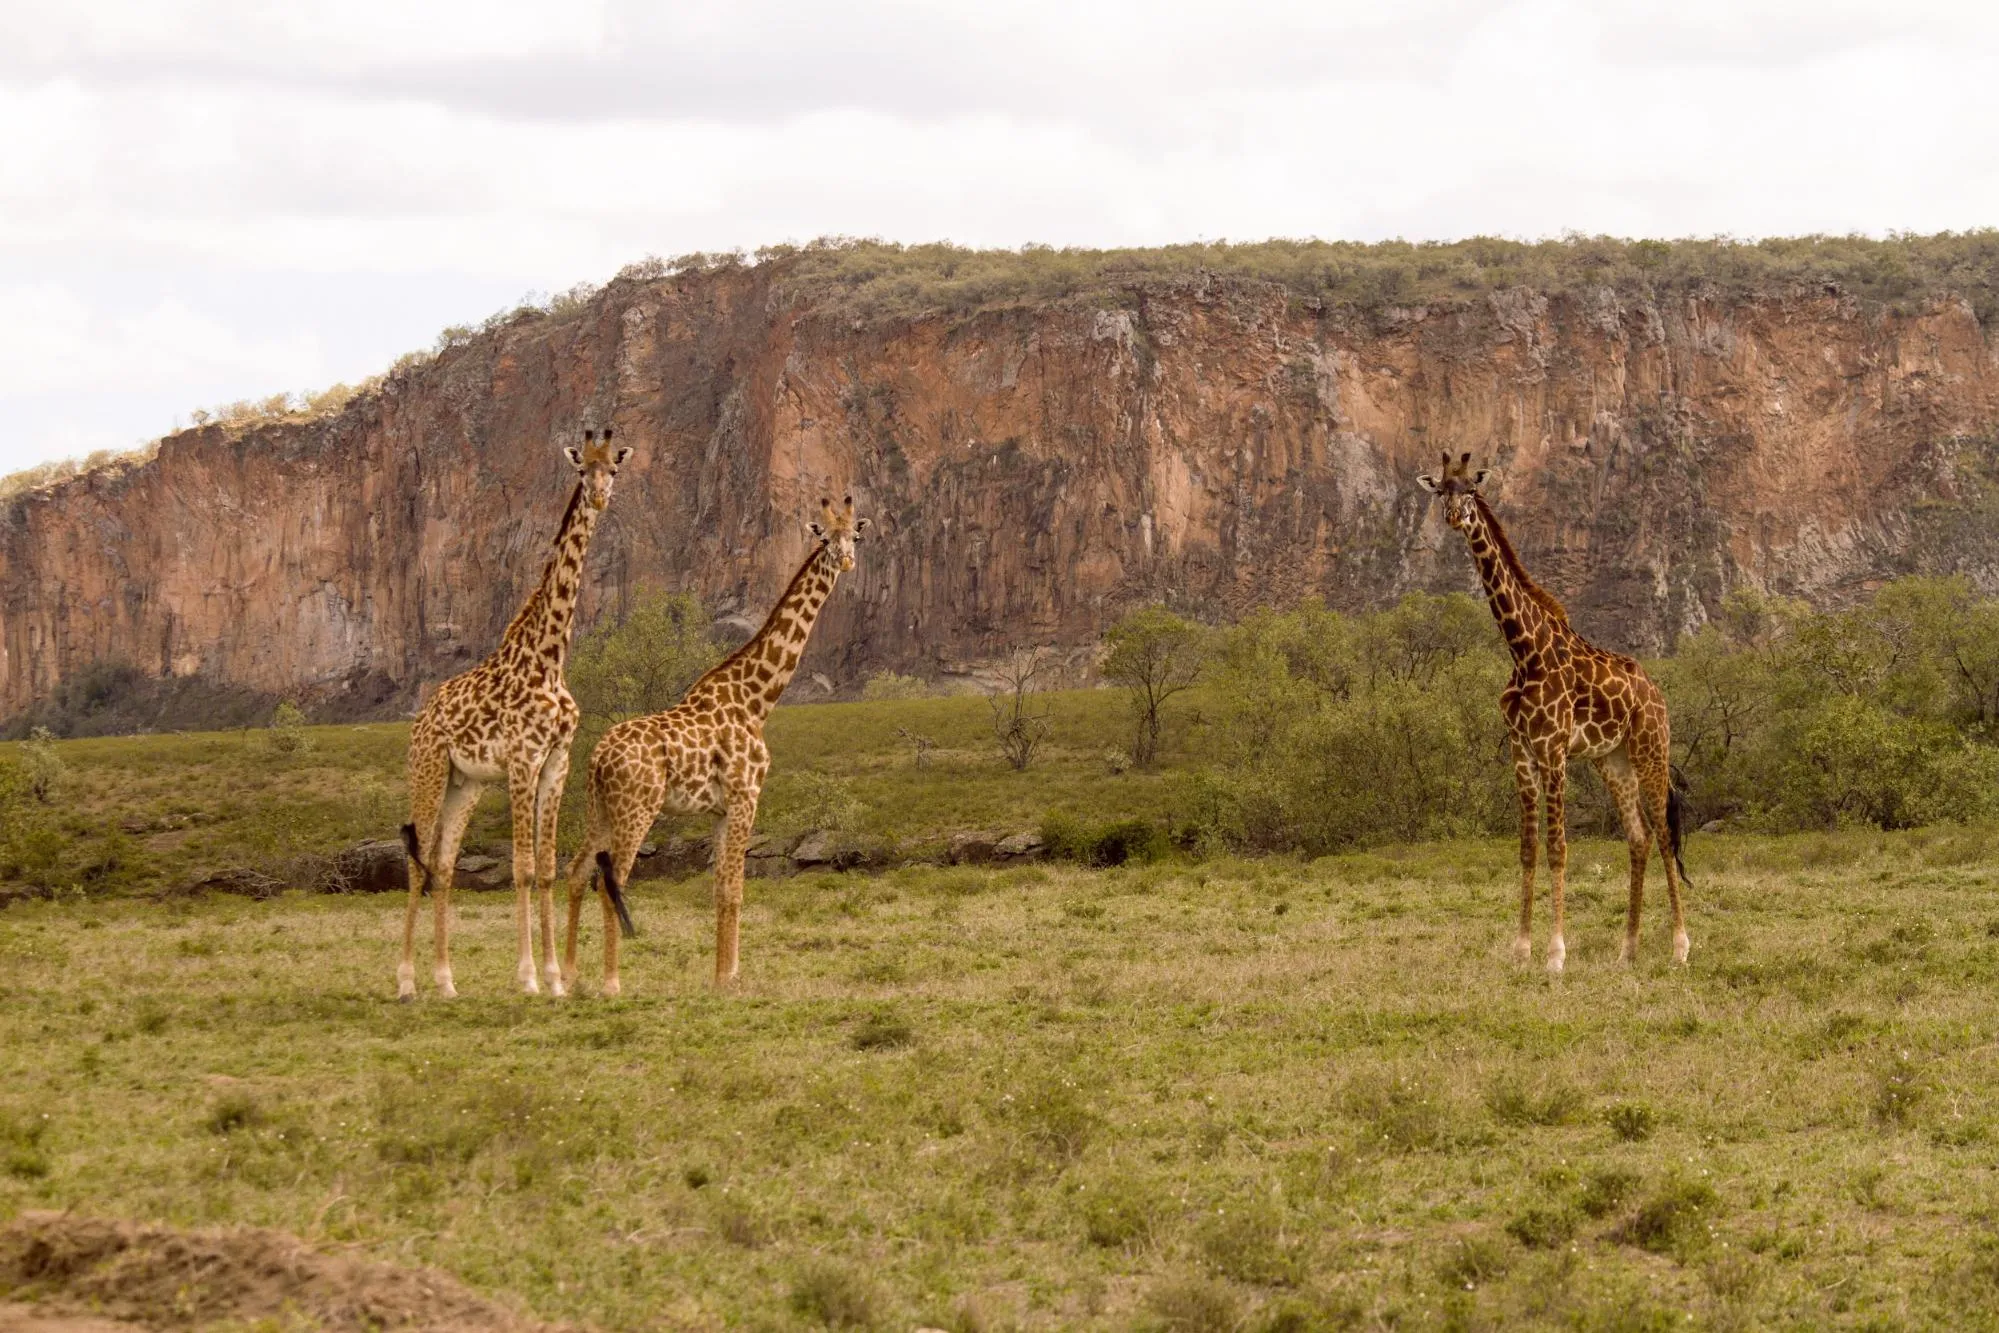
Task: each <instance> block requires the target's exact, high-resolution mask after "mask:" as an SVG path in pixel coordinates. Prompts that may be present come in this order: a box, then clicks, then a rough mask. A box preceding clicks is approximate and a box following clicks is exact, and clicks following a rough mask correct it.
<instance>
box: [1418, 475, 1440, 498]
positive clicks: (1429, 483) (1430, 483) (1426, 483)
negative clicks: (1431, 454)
mask: <svg viewBox="0 0 1999 1333" xmlns="http://www.w3.org/2000/svg"><path fill="white" fill-rule="evenodd" d="M1416 484H1417V485H1418V486H1421V487H1422V488H1423V489H1424V490H1426V491H1428V492H1430V494H1432V495H1441V494H1442V493H1443V487H1441V486H1439V485H1438V484H1437V479H1436V478H1435V477H1433V476H1431V475H1430V474H1429V473H1427V472H1425V473H1423V474H1422V475H1421V476H1419V477H1417V478H1416Z"/></svg>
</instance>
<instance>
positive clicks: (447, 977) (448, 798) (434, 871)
mask: <svg viewBox="0 0 1999 1333" xmlns="http://www.w3.org/2000/svg"><path fill="white" fill-rule="evenodd" d="M482 790H484V788H482V787H481V786H480V785H479V784H478V783H476V782H473V781H471V780H469V779H468V778H466V777H465V776H464V775H463V774H461V773H458V772H456V771H454V772H453V773H452V776H451V786H450V788H449V789H448V790H447V791H446V792H445V794H444V808H443V809H442V810H441V811H439V813H438V819H437V845H436V846H435V847H434V848H433V849H432V850H431V855H430V896H431V905H432V910H433V911H434V912H435V913H436V919H437V952H436V958H435V960H434V962H433V964H432V966H431V976H432V978H433V979H434V980H435V981H436V982H437V993H438V994H439V995H441V996H443V997H444V998H445V999H447V1000H449V999H451V998H453V997H454V996H456V995H457V994H458V988H457V987H456V986H454V985H452V984H451V880H452V877H453V875H454V874H455V873H456V872H457V869H458V844H459V843H460V842H462V841H463V840H464V838H465V826H466V825H467V824H470V823H471V822H472V807H473V806H475V805H477V804H478V803H479V793H480V792H481V791H482Z"/></svg>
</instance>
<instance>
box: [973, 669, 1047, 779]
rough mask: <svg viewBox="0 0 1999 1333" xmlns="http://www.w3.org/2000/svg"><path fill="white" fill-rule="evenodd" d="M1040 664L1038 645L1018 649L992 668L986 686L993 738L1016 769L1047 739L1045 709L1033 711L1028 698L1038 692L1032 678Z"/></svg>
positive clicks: (1030, 759) (1022, 767)
mask: <svg viewBox="0 0 1999 1333" xmlns="http://www.w3.org/2000/svg"><path fill="white" fill-rule="evenodd" d="M1044 665H1045V663H1044V662H1043V659H1042V655H1041V650H1040V649H1039V648H1022V649H1019V650H1018V651H1016V652H1014V653H1011V654H1009V655H1008V656H1007V657H1006V658H1005V659H1004V660H1003V661H1001V662H1000V664H999V665H998V666H997V667H995V668H994V670H993V683H992V684H991V685H990V686H988V687H987V689H986V705H987V707H989V708H991V709H992V714H993V738H994V739H995V740H997V741H998V742H999V747H1000V754H1001V755H1003V756H1004V757H1005V758H1006V761H1007V763H1009V764H1011V765H1013V767H1014V768H1016V769H1024V768H1026V767H1027V766H1028V765H1029V764H1031V763H1033V762H1034V752H1035V751H1036V750H1038V749H1040V748H1041V742H1043V741H1045V740H1047V739H1048V712H1047V710H1046V709H1043V710H1042V711H1040V712H1038V713H1037V712H1035V711H1034V707H1033V705H1032V703H1031V702H1030V696H1032V695H1034V694H1037V693H1039V692H1040V691H1039V689H1038V687H1037V686H1036V685H1035V683H1034V681H1035V677H1037V676H1039V675H1040V674H1041V670H1042V667H1043V666H1044Z"/></svg>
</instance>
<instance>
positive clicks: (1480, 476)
mask: <svg viewBox="0 0 1999 1333" xmlns="http://www.w3.org/2000/svg"><path fill="white" fill-rule="evenodd" d="M1490 475H1492V474H1491V473H1489V472H1488V471H1486V469H1484V468H1480V469H1479V470H1478V473H1477V475H1476V476H1474V477H1473V478H1472V479H1471V484H1472V487H1473V489H1477V488H1478V487H1480V486H1483V485H1484V484H1485V479H1486V478H1487V477H1488V476H1490Z"/></svg>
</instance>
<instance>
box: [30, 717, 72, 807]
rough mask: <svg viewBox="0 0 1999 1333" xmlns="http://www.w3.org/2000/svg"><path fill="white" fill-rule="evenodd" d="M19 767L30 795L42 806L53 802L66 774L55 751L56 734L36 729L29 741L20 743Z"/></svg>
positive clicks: (31, 733) (60, 757) (45, 728)
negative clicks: (23, 774)
mask: <svg viewBox="0 0 1999 1333" xmlns="http://www.w3.org/2000/svg"><path fill="white" fill-rule="evenodd" d="M21 767H22V770H23V772H24V773H25V775H26V777H27V781H28V791H29V794H30V795H32V796H33V797H34V798H35V799H36V800H37V801H40V802H41V803H42V804H43V805H48V804H50V803H51V802H53V801H54V800H55V799H56V795H57V793H58V792H59V791H60V790H61V788H62V783H63V778H64V777H65V776H66V774H67V772H68V769H67V768H66V767H65V765H64V764H63V761H62V755H61V754H60V753H58V752H57V750H56V738H55V733H53V732H51V731H50V730H49V729H48V728H47V727H36V728H35V729H34V730H33V731H31V732H29V733H28V739H27V740H25V741H23V742H22V743H21Z"/></svg>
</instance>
